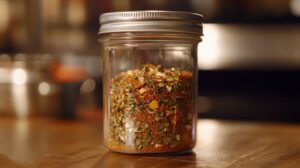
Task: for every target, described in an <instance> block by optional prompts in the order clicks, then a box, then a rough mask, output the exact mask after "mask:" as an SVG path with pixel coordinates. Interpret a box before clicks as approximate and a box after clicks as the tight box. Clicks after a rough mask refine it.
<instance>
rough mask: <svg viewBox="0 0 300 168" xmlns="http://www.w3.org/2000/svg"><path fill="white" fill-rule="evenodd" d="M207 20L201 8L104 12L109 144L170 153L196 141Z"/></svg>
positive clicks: (127, 149)
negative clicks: (199, 52)
mask: <svg viewBox="0 0 300 168" xmlns="http://www.w3.org/2000/svg"><path fill="white" fill-rule="evenodd" d="M202 22H203V18H202V16H201V15H199V14H194V13H186V12H176V11H132V12H113V13H105V14H102V15H101V16H100V24H101V27H100V30H99V39H100V43H101V46H102V50H103V52H102V56H103V59H104V66H103V67H104V71H103V72H104V73H103V82H104V84H103V86H104V95H103V96H104V97H103V99H104V107H103V108H104V142H105V144H106V146H107V147H108V148H109V149H111V150H112V151H116V152H121V153H130V154H157V153H158V154H162V153H168V154H169V153H170V154H171V153H178V152H184V151H189V150H191V149H192V148H193V147H194V146H195V142H196V120H197V115H196V113H197V110H196V98H197V46H198V43H199V42H201V36H202Z"/></svg>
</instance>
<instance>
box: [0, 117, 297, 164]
mask: <svg viewBox="0 0 300 168" xmlns="http://www.w3.org/2000/svg"><path fill="white" fill-rule="evenodd" d="M100 125H101V124H100V123H88V122H81V121H57V120H53V119H52V120H49V119H37V118H35V119H27V120H16V119H8V118H3V117H2V118H0V167H1V168H2V167H3V168H101V167H107V168H110V167H112V168H118V167H120V168H135V167H142V168H148V167H151V168H155V167H163V168H168V167H172V168H173V167H180V168H189V167H205V168H209V167H212V168H213V167H230V168H231V167H232V168H233V167H236V168H240V167H249V168H260V167H264V168H265V167H267V168H272V167H278V168H279V167H280V168H299V167H300V125H295V124H272V123H255V122H229V121H217V120H199V122H198V140H197V146H196V147H195V149H194V150H193V152H191V153H188V154H185V155H181V156H168V157H158V156H131V155H123V154H117V153H112V152H109V151H108V150H107V149H106V148H105V147H104V146H103V144H102V140H101V131H102V128H101V126H100Z"/></svg>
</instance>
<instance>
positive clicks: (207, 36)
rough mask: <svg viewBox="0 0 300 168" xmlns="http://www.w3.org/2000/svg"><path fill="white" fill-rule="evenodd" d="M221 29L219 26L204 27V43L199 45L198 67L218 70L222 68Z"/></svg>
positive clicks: (208, 25) (207, 25)
mask: <svg viewBox="0 0 300 168" xmlns="http://www.w3.org/2000/svg"><path fill="white" fill-rule="evenodd" d="M219 29H220V28H219V27H218V26H217V25H210V24H206V25H204V37H203V41H202V42H201V43H200V44H199V45H198V58H199V59H198V67H199V68H200V69H209V70H210V69H216V68H218V67H219V66H220V61H221V60H220V59H221V53H222V45H221V44H220V35H221V34H220V30H219Z"/></svg>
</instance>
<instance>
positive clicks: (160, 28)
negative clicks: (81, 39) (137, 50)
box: [99, 11, 203, 35]
mask: <svg viewBox="0 0 300 168" xmlns="http://www.w3.org/2000/svg"><path fill="white" fill-rule="evenodd" d="M99 21H100V25H101V26H100V29H99V34H104V33H115V32H183V33H192V34H197V35H202V23H203V17H202V15H200V14H196V13H188V12H179V11H130V12H111V13H104V14H102V15H100V19H99Z"/></svg>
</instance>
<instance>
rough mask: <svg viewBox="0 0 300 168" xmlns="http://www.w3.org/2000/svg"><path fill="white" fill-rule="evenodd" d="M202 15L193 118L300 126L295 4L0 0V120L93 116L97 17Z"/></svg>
mask: <svg viewBox="0 0 300 168" xmlns="http://www.w3.org/2000/svg"><path fill="white" fill-rule="evenodd" d="M150 9H151V10H179V11H190V12H197V13H201V14H203V15H204V17H205V23H206V24H205V25H204V34H205V36H204V37H203V40H204V41H203V43H201V45H200V46H199V51H198V53H199V60H198V67H199V93H198V95H199V97H198V101H199V103H198V105H199V107H198V112H199V117H200V118H222V119H230V120H264V121H279V122H300V0H226V1H224V0H0V117H1V116H12V117H19V118H24V117H28V116H49V117H58V118H65V119H75V118H77V119H85V120H99V118H100V117H101V116H102V110H101V106H102V79H101V74H102V56H101V54H100V49H99V44H98V41H97V31H98V28H99V21H98V17H99V14H101V13H104V12H111V11H124V10H150Z"/></svg>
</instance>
